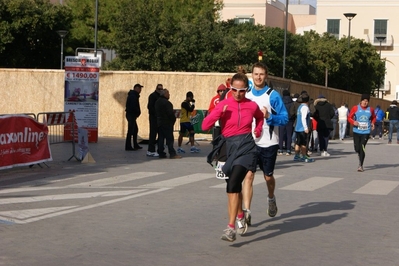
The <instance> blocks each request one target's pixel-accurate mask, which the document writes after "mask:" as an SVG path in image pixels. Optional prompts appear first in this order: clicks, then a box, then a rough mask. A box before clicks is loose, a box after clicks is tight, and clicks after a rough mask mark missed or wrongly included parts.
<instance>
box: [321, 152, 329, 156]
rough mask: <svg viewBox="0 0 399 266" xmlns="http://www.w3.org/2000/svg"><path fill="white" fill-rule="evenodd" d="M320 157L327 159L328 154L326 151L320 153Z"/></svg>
mask: <svg viewBox="0 0 399 266" xmlns="http://www.w3.org/2000/svg"><path fill="white" fill-rule="evenodd" d="M321 156H324V157H328V156H330V154H329V153H328V152H326V151H322V152H321Z"/></svg>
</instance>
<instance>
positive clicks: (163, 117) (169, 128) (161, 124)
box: [155, 89, 182, 159]
mask: <svg viewBox="0 0 399 266" xmlns="http://www.w3.org/2000/svg"><path fill="white" fill-rule="evenodd" d="M160 94H161V95H160V97H159V99H158V100H157V101H156V102H155V112H156V114H157V125H158V154H159V158H166V153H165V152H164V150H165V147H164V143H165V140H166V146H167V147H168V152H169V156H170V159H181V158H182V157H181V156H180V155H177V154H176V150H175V149H174V148H173V142H174V137H173V126H174V125H175V122H176V116H175V113H174V111H173V105H172V103H171V102H170V101H169V97H170V94H169V91H168V90H167V89H164V90H162V91H161V93H160Z"/></svg>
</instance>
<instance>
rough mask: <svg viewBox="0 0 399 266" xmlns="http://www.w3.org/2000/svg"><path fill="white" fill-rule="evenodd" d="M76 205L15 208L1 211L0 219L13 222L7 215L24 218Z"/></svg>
mask: <svg viewBox="0 0 399 266" xmlns="http://www.w3.org/2000/svg"><path fill="white" fill-rule="evenodd" d="M76 207H77V206H66V207H54V208H40V209H26V210H17V211H3V212H0V219H1V220H7V221H12V222H14V220H13V219H10V218H7V217H12V218H14V219H26V218H29V217H32V216H39V215H44V214H48V213H54V212H59V211H63V210H67V209H71V208H76ZM4 216H5V217H4Z"/></svg>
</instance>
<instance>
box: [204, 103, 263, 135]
mask: <svg viewBox="0 0 399 266" xmlns="http://www.w3.org/2000/svg"><path fill="white" fill-rule="evenodd" d="M253 118H255V125H256V126H255V132H256V135H257V136H260V134H261V132H262V127H263V123H264V116H263V113H262V111H261V110H260V109H259V107H258V105H257V104H256V103H255V102H253V101H251V100H248V99H245V98H244V99H243V100H241V101H240V102H237V101H236V100H235V99H234V98H233V97H230V98H228V99H225V100H223V101H221V102H220V103H219V104H218V105H216V107H215V109H214V110H213V111H212V112H211V113H210V114H209V115H208V116H207V117H205V119H204V120H203V121H202V130H208V129H211V128H212V127H213V125H214V124H215V122H216V121H218V120H219V119H220V122H221V128H222V135H223V136H224V137H231V136H236V135H241V134H247V133H252V121H253Z"/></svg>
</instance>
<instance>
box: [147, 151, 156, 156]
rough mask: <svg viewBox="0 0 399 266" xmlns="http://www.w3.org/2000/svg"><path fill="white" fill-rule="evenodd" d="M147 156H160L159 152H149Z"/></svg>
mask: <svg viewBox="0 0 399 266" xmlns="http://www.w3.org/2000/svg"><path fill="white" fill-rule="evenodd" d="M147 156H148V157H159V154H158V153H157V152H150V151H147Z"/></svg>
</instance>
